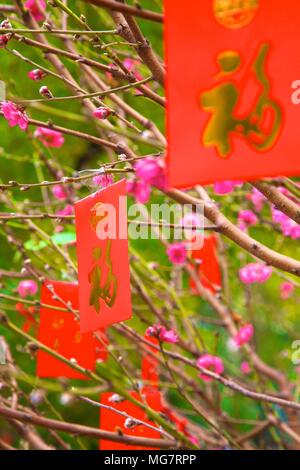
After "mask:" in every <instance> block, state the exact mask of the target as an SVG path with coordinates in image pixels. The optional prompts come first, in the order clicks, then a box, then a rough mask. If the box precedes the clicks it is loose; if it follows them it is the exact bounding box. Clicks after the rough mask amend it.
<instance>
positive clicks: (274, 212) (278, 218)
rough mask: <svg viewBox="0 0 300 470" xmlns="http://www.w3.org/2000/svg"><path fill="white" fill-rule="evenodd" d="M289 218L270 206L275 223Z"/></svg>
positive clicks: (280, 222)
mask: <svg viewBox="0 0 300 470" xmlns="http://www.w3.org/2000/svg"><path fill="white" fill-rule="evenodd" d="M288 219H289V217H288V216H287V215H285V214H284V213H283V212H281V211H280V210H278V209H276V207H272V220H273V222H274V223H275V224H282V223H284V222H286V221H287V220H288Z"/></svg>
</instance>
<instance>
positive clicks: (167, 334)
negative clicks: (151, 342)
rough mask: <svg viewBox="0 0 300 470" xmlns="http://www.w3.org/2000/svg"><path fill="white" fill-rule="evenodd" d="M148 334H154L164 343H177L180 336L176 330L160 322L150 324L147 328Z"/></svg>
mask: <svg viewBox="0 0 300 470" xmlns="http://www.w3.org/2000/svg"><path fill="white" fill-rule="evenodd" d="M146 336H154V337H155V338H158V339H159V340H160V341H161V342H163V343H172V344H175V343H177V342H178V336H177V334H176V333H175V331H174V330H172V329H171V330H167V329H166V328H165V327H164V326H162V325H159V324H158V325H153V326H149V328H147V330H146Z"/></svg>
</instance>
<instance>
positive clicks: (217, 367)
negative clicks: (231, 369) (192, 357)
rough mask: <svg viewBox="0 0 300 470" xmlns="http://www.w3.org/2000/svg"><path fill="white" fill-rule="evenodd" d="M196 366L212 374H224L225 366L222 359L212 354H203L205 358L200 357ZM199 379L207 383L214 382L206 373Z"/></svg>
mask: <svg viewBox="0 0 300 470" xmlns="http://www.w3.org/2000/svg"><path fill="white" fill-rule="evenodd" d="M196 364H197V367H199V369H201V368H203V369H207V370H210V371H211V372H214V373H215V374H219V375H221V374H223V372H224V364H223V361H222V359H220V358H219V357H217V356H212V355H211V354H203V356H201V357H199V359H198V360H197V363H196ZM199 377H200V378H201V379H202V380H204V381H205V382H211V381H212V380H214V379H213V378H212V377H210V376H209V375H206V374H205V373H201V374H200V375H199Z"/></svg>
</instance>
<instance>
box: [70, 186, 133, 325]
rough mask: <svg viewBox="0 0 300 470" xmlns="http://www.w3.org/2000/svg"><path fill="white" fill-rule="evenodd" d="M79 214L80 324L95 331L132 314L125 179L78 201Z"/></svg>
mask: <svg viewBox="0 0 300 470" xmlns="http://www.w3.org/2000/svg"><path fill="white" fill-rule="evenodd" d="M75 216H76V232H77V256H78V278H79V309H80V328H81V331H82V332H87V331H95V330H97V329H98V328H103V327H106V326H109V325H112V324H113V323H118V322H121V321H124V320H128V319H129V318H130V317H131V314H132V311H131V297H130V277H129V259H128V240H127V207H126V182H125V180H122V181H119V182H118V183H115V184H112V185H110V186H108V187H107V188H105V189H102V190H100V191H98V192H97V193H95V194H93V195H91V196H88V197H86V198H85V199H82V200H81V201H78V202H77V203H76V204H75ZM103 237H104V239H101V238H103Z"/></svg>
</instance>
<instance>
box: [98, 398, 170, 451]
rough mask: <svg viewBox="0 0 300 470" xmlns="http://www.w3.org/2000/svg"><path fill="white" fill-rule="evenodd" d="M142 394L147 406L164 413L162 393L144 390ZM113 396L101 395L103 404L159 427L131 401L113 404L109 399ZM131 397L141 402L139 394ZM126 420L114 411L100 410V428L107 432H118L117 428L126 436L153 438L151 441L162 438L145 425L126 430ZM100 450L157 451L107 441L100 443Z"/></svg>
mask: <svg viewBox="0 0 300 470" xmlns="http://www.w3.org/2000/svg"><path fill="white" fill-rule="evenodd" d="M142 393H143V395H144V397H145V400H146V402H147V405H148V406H149V407H150V408H152V409H153V410H154V411H157V412H158V413H160V412H161V411H162V404H161V397H160V392H159V391H157V390H149V389H146V390H143V392H142ZM112 395H113V394H112V393H103V394H102V395H101V403H102V404H103V405H108V406H110V407H112V408H115V409H116V410H119V411H123V412H125V413H127V414H128V415H130V416H131V417H132V418H135V419H137V420H141V421H144V422H145V423H147V424H151V425H152V426H156V427H157V425H155V424H154V423H152V422H151V421H149V419H148V418H147V415H146V413H145V412H144V411H143V410H142V409H141V408H139V407H138V406H136V405H135V404H133V403H131V402H130V401H128V400H125V401H122V402H121V403H118V404H117V403H111V402H110V401H109V399H110V397H111V396H112ZM131 395H132V396H133V397H134V398H135V399H137V400H140V397H139V394H138V393H137V392H131ZM125 420H126V417H124V416H122V415H119V414H117V413H115V412H114V411H112V410H107V409H104V408H101V409H100V427H101V429H103V430H105V431H111V432H116V431H117V428H120V429H121V430H122V432H123V434H126V435H128V436H135V437H137V436H139V437H145V438H151V439H160V438H161V434H160V433H159V432H158V431H155V430H154V429H150V428H148V427H146V426H143V425H141V426H136V427H135V428H133V429H125V428H124V423H125ZM99 448H100V449H101V450H155V449H151V448H147V447H139V446H134V445H126V444H123V443H120V442H113V441H107V440H101V441H100V442H99Z"/></svg>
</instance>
